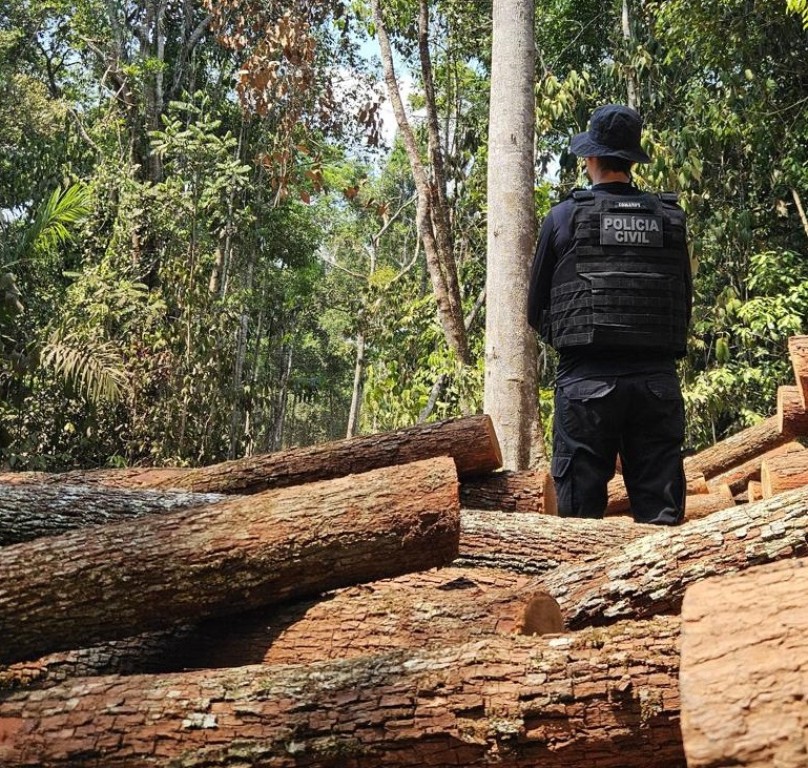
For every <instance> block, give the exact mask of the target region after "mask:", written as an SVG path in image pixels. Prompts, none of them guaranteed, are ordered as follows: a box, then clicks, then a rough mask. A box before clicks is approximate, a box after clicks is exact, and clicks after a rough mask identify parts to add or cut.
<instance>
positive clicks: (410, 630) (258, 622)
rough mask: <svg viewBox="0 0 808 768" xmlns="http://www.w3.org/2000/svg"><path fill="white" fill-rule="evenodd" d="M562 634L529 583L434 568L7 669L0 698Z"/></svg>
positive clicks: (552, 610) (556, 615) (549, 602)
mask: <svg viewBox="0 0 808 768" xmlns="http://www.w3.org/2000/svg"><path fill="white" fill-rule="evenodd" d="M562 631H563V623H562V619H561V611H560V609H559V607H558V604H557V603H556V602H555V601H554V600H553V599H552V598H550V597H549V596H547V595H546V594H545V593H544V592H542V591H541V590H538V589H537V587H536V585H535V582H534V581H533V580H532V579H531V578H530V577H528V576H520V575H518V574H513V573H508V572H504V571H495V570H492V569H487V568H485V569H484V568H476V569H472V568H441V569H438V570H432V571H422V572H420V573H417V574H405V575H403V576H398V577H396V578H394V579H383V580H381V581H375V582H371V583H368V584H363V585H360V586H356V587H346V588H344V589H340V590H336V591H335V592H332V593H329V594H326V595H323V596H322V597H321V598H318V599H311V600H304V601H297V602H294V603H291V604H288V605H283V606H277V607H274V608H262V609H259V610H255V611H251V612H249V613H246V614H241V615H239V616H229V617H226V618H223V619H212V620H208V621H205V622H201V623H199V624H197V625H196V626H194V627H183V628H181V629H180V630H177V631H167V632H163V633H148V634H144V635H140V636H138V637H133V638H130V639H128V640H127V641H118V642H116V643H108V644H106V645H105V646H96V647H94V648H88V649H84V650H82V651H69V652H67V653H60V654H53V655H51V656H48V657H44V658H42V659H38V660H37V661H36V662H22V663H20V664H14V665H11V667H9V668H7V669H5V670H0V688H13V687H18V686H20V685H26V684H30V683H31V682H34V681H36V682H37V683H39V684H42V683H44V682H47V681H51V682H56V681H58V680H59V679H65V678H66V677H68V676H73V677H75V676H77V675H79V674H84V675H103V674H117V673H125V674H138V673H154V672H161V673H164V672H178V671H182V670H184V669H189V668H190V669H196V668H200V669H205V668H218V667H242V666H246V665H248V664H293V663H299V664H303V663H306V664H308V663H311V662H315V661H326V660H333V659H352V658H355V657H356V656H363V655H367V654H370V653H379V652H381V651H387V650H393V649H394V648H428V647H430V646H438V645H439V646H442V647H447V646H449V645H458V644H460V643H464V642H470V641H472V640H477V639H480V638H483V637H489V636H493V635H498V634H513V633H517V634H527V635H543V634H548V633H553V632H562Z"/></svg>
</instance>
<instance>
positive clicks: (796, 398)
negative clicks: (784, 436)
mask: <svg viewBox="0 0 808 768" xmlns="http://www.w3.org/2000/svg"><path fill="white" fill-rule="evenodd" d="M802 397H803V396H802V390H801V389H800V388H799V387H778V388H777V424H778V426H779V428H780V430H781V431H782V432H789V433H790V434H792V435H808V413H806V411H805V405H804V404H803V401H802Z"/></svg>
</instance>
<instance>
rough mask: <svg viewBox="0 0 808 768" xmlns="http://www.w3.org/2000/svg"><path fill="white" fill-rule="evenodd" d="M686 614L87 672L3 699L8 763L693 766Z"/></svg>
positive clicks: (3, 758) (1, 748)
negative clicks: (210, 663) (419, 643)
mask: <svg viewBox="0 0 808 768" xmlns="http://www.w3.org/2000/svg"><path fill="white" fill-rule="evenodd" d="M678 634H679V621H678V619H676V618H670V617H664V618H659V619H657V620H655V621H652V622H644V623H643V622H641V623H636V624H635V623H627V624H622V625H619V626H615V627H611V628H609V629H608V630H602V629H596V630H590V631H584V632H581V633H578V634H576V635H564V636H560V637H555V638H553V639H550V640H543V639H542V638H527V637H521V636H509V637H505V636H499V637H492V638H485V639H484V640H482V641H477V642H472V643H467V644H464V645H460V646H451V647H448V648H437V649H429V650H426V649H419V650H414V651H411V650H408V651H393V652H388V653H385V654H379V655H371V656H363V657H359V658H357V659H353V660H350V661H340V662H322V663H318V664H312V665H295V666H269V667H267V666H249V667H241V668H236V669H227V670H221V671H216V672H212V671H209V670H203V671H198V672H188V673H183V674H176V675H160V676H133V677H114V676H113V677H102V678H93V679H88V678H82V679H77V680H71V681H68V682H66V683H64V684H62V685H60V686H57V687H54V688H51V689H49V690H47V691H34V692H29V691H20V692H15V693H12V694H10V695H8V696H6V698H5V700H4V701H2V703H0V732H1V733H2V734H3V736H2V738H0V763H2V764H3V766H4V767H5V768H18V767H21V766H32V765H47V766H51V767H56V766H68V765H69V766H72V767H74V768H80V767H81V766H91V765H92V766H96V765H104V766H105V767H106V766H109V767H110V768H126V767H127V766H143V765H147V764H151V763H152V762H154V763H155V764H163V765H167V764H169V763H170V764H172V765H180V764H181V765H183V766H188V767H191V766H198V767H200V768H201V766H206V767H209V768H210V767H213V766H225V765H235V764H238V765H239V766H258V765H262V766H273V767H274V768H287V767H288V768H291V767H292V766H303V765H306V766H310V767H314V766H323V767H325V766H337V765H339V766H346V767H350V766H356V767H358V766H362V768H381V767H382V766H385V767H386V766H399V768H402V767H404V766H411V767H412V768H415V767H416V766H418V767H419V768H420V767H421V766H427V765H428V766H434V767H435V768H441V767H444V768H449V767H450V766H471V765H482V764H489V763H496V765H498V766H502V767H503V768H517V767H518V768H527V766H535V765H541V766H543V768H561V767H562V766H564V767H565V768H591V766H593V765H597V766H602V767H603V768H609V767H611V768H617V767H618V766H619V767H620V768H635V767H636V768H684V755H683V750H682V743H681V734H680V730H679V693H678V685H677V670H678V665H679V649H678Z"/></svg>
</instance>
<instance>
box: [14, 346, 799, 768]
mask: <svg viewBox="0 0 808 768" xmlns="http://www.w3.org/2000/svg"><path fill="white" fill-rule="evenodd" d="M789 350H790V354H791V359H792V362H793V365H794V370H795V378H796V381H797V386H796V387H783V388H781V389H780V391H779V392H778V402H777V408H778V413H777V415H776V416H773V417H772V418H770V419H768V420H766V421H764V422H762V423H761V424H759V425H756V426H753V427H750V428H748V429H746V430H744V431H743V432H740V433H738V434H737V435H734V436H732V437H730V438H728V439H727V440H724V441H723V442H722V443H718V444H716V445H715V446H712V447H711V448H708V449H706V450H705V451H702V452H701V453H699V454H697V455H695V456H692V457H690V458H689V459H687V461H686V474H687V480H688V502H687V504H688V509H687V521H686V522H685V523H684V524H683V525H682V526H680V527H677V528H661V529H660V528H656V527H654V526H642V525H638V524H635V523H634V522H633V521H632V520H631V518H630V516H628V515H627V514H626V513H630V504H629V502H628V498H627V495H626V493H625V487H624V485H623V484H622V478H621V477H620V476H619V474H618V476H617V477H616V478H615V480H614V481H613V483H612V485H611V486H610V502H609V512H610V514H615V516H613V517H608V518H607V519H605V520H601V521H597V520H570V519H560V518H558V517H557V516H555V497H554V493H553V486H552V481H551V478H550V477H549V475H548V474H547V473H546V472H545V471H543V470H534V471H529V472H505V471H503V470H501V469H500V463H501V456H500V452H499V446H498V444H497V441H496V436H495V434H494V432H493V428H492V426H491V423H490V420H489V419H488V418H487V417H484V416H477V417H470V418H465V419H457V420H452V421H448V422H441V423H440V424H432V425H422V426H419V427H413V428H409V429H406V430H399V431H397V432H390V433H386V434H384V435H375V436H369V437H363V438H353V439H351V440H346V441H339V442H337V443H331V444H327V445H324V446H318V447H314V448H309V449H298V450H294V451H288V452H283V453H279V454H274V455H268V456H261V457H253V458H250V459H241V460H238V461H236V462H226V463H224V464H221V465H216V466H213V467H204V468H199V469H194V470H187V469H160V470H146V469H140V470H133V469H129V470H105V471H96V472H72V473H66V474H63V475H44V474H42V473H31V474H30V475H20V474H16V475H5V476H0V765H2V766H4V768H5V767H6V766H8V768H18V767H22V766H88V767H89V766H101V765H103V766H112V767H113V768H114V767H115V766H119V767H120V768H124V767H128V766H138V767H141V766H163V765H177V766H180V765H181V766H199V767H200V768H201V767H202V766H206V767H211V766H240V768H248V767H251V766H310V767H311V766H323V767H325V766H334V767H336V766H346V768H351V767H354V768H360V766H361V767H362V768H372V767H374V766H379V767H381V766H413V767H415V766H438V767H440V766H445V768H449V766H474V765H488V764H495V765H500V766H506V767H507V766H513V767H514V768H528V766H538V765H540V766H543V767H544V766H547V767H548V768H562V767H565V766H569V767H577V766H581V767H582V768H583V766H587V767H588V766H598V767H599V768H632V767H633V766H638V767H639V766H642V767H643V768H647V767H650V768H685V766H690V768H693V767H694V766H697V767H698V768H713V767H714V766H715V768H717V767H718V766H722V765H737V766H764V765H766V766H768V765H783V766H785V767H786V768H792V766H793V767H794V768H796V767H797V766H804V765H805V738H804V734H805V729H806V724H807V723H808V707H807V706H806V703H805V681H806V674H808V644H806V642H805V636H806V635H805V629H806V627H808V615H806V608H805V605H806V604H805V600H804V594H805V591H806V588H808V576H806V574H808V567H803V563H804V561H803V560H802V559H801V558H805V557H806V556H808V458H804V457H808V451H806V450H804V447H803V445H802V442H801V438H804V437H805V436H806V434H808V415H806V412H805V399H804V398H805V387H806V382H808V338H807V337H799V338H796V339H792V340H791V341H790V343H789Z"/></svg>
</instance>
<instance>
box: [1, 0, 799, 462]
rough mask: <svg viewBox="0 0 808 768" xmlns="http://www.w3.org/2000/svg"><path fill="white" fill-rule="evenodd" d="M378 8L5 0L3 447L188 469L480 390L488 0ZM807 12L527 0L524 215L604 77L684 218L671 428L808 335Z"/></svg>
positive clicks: (406, 416) (428, 414)
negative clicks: (528, 158)
mask: <svg viewBox="0 0 808 768" xmlns="http://www.w3.org/2000/svg"><path fill="white" fill-rule="evenodd" d="M424 8H428V18H427V22H428V23H427V30H426V31H427V32H428V35H427V36H426V38H424V37H423V35H422V34H419V32H420V33H423V32H424V29H423V25H421V26H420V28H419V20H420V21H423V16H421V17H419V11H422V10H423V9H424ZM378 9H379V14H381V15H380V16H377V17H374V13H373V8H372V7H371V3H370V2H365V0H353V1H352V2H348V1H347V0H345V1H342V0H316V2H304V0H291V1H290V2H284V3H280V2H275V1H274V0H270V1H269V2H254V1H253V0H226V1H225V2H213V0H205V1H204V2H199V1H194V0H139V1H138V2H129V1H128V0H117V1H115V0H105V2H100V0H78V2H71V3H67V2H64V1H63V0H49V1H48V2H41V1H38V0H6V2H5V3H4V5H3V10H2V11H0V258H1V259H2V269H0V287H1V288H2V291H0V390H2V397H1V398H0V400H1V402H0V445H2V450H3V463H4V465H5V466H6V467H11V468H15V469H45V470H60V469H66V468H69V467H79V466H85V467H90V466H121V465H137V464H152V465H174V464H180V465H191V464H207V463H212V462H215V461H219V460H222V459H226V458H233V457H237V456H243V455H249V454H252V453H259V452H267V451H273V450H278V449H281V448H286V447H290V446H294V445H307V444H311V443H315V442H320V441H324V440H330V439H336V438H341V437H344V436H346V434H354V433H356V432H372V431H377V430H383V429H391V428H396V427H400V426H405V425H409V424H413V423H415V422H416V421H418V420H419V419H438V418H445V417H450V416H458V415H461V414H462V413H467V412H473V411H478V410H480V409H481V407H482V398H483V391H482V390H483V364H484V363H483V348H484V338H483V337H484V330H485V302H484V287H485V271H486V258H485V257H486V253H485V251H486V163H487V149H488V144H487V135H488V96H489V86H490V71H491V3H490V2H485V1H483V2H478V1H477V0H462V1H461V0H438V2H429V3H426V2H421V3H419V2H416V1H415V0H391V1H390V2H382V3H379V4H378ZM379 22H381V24H380V23H379ZM806 25H808V8H806V5H805V3H804V2H802V0H779V1H778V2H760V1H759V0H758V1H755V0H705V1H704V2H699V3H693V2H686V1H685V0H665V1H664V2H662V1H660V0H621V2H616V1H615V0H608V1H605V0H548V1H547V2H543V3H537V4H536V27H535V41H536V47H537V64H536V72H535V93H536V142H537V143H536V146H537V150H538V151H537V157H536V189H535V208H536V214H537V216H538V217H539V219H541V217H542V216H543V215H544V214H546V212H547V210H548V209H549V207H550V205H552V204H553V203H554V202H556V201H558V200H559V199H560V198H561V197H563V196H564V195H565V194H566V193H567V192H568V191H569V190H570V189H571V188H573V187H574V186H577V185H581V184H582V183H584V179H583V177H582V175H581V171H580V166H579V164H577V163H576V162H575V160H574V158H572V157H570V156H569V154H568V153H567V145H568V142H569V138H570V136H571V135H572V134H573V133H575V132H578V131H580V130H584V129H585V127H586V121H587V119H588V116H589V114H590V112H591V110H592V109H593V108H594V107H595V106H597V105H599V104H602V103H607V102H621V103H627V102H628V101H633V103H635V104H636V106H637V108H638V109H639V111H640V112H641V113H642V115H643V117H644V120H645V127H646V133H645V139H644V141H645V146H646V149H647V151H648V152H649V154H650V155H651V158H652V162H651V163H650V164H648V165H647V166H643V167H641V168H639V169H637V171H636V172H635V181H636V183H637V184H638V185H639V186H641V187H644V188H648V189H655V190H667V191H674V192H677V193H679V195H680V201H681V203H682V205H683V207H684V208H685V209H686V211H687V212H688V222H689V230H690V239H691V243H692V248H693V261H694V264H695V265H697V273H696V282H695V292H696V296H695V306H694V322H693V326H692V329H691V335H690V341H689V352H688V356H687V358H686V359H685V360H683V361H682V366H681V374H682V378H683V385H684V392H685V398H686V404H687V410H688V445H689V446H690V447H691V448H694V449H695V448H699V447H702V446H704V445H706V444H709V443H712V442H714V441H715V440H717V439H720V438H721V437H723V436H725V435H727V434H729V433H731V432H733V431H736V430H738V429H739V428H741V427H743V426H747V425H750V424H752V423H755V422H756V421H758V420H760V419H761V418H763V417H764V416H766V415H768V414H769V413H770V412H771V411H772V409H773V407H774V403H775V399H776V398H775V392H776V389H777V386H778V385H780V384H783V383H787V382H788V381H789V377H790V369H789V361H788V355H787V353H786V339H787V338H788V337H789V336H790V335H793V334H797V333H806V332H808V320H807V319H806V318H808V218H807V217H806V208H808V67H806V61H808V30H806ZM381 31H386V33H387V35H388V36H389V40H390V43H391V45H392V48H393V50H394V52H395V62H396V76H397V77H398V81H399V85H400V87H401V90H402V93H405V94H408V100H407V107H408V114H409V116H410V120H411V124H412V128H413V135H414V139H415V141H416V143H417V146H418V148H419V149H420V153H421V155H422V160H423V162H424V164H425V167H426V168H427V170H428V172H429V174H430V178H434V176H435V174H436V173H438V176H439V177H440V178H441V179H442V180H443V184H442V188H443V190H444V193H445V195H444V196H445V205H446V212H447V215H446V222H447V226H448V227H449V232H448V234H447V242H449V243H451V249H452V254H453V258H454V262H455V263H456V269H457V278H458V283H459V297H460V303H461V305H462V314H463V318H464V323H465V333H466V342H467V349H464V350H463V355H464V356H466V357H467V359H465V360H462V361H458V352H457V349H455V348H453V347H452V346H451V345H450V344H449V343H447V338H446V334H445V333H444V329H443V328H442V327H441V324H440V322H439V320H438V306H437V303H436V296H435V292H434V291H433V286H432V284H431V283H430V272H429V267H428V264H427V258H426V256H425V253H424V247H423V243H422V242H421V238H420V236H419V231H420V230H419V228H418V220H417V219H418V215H419V214H418V210H419V208H418V205H417V204H416V202H417V194H416V193H417V188H416V179H415V178H414V175H413V170H412V162H411V161H412V158H411V157H409V156H408V154H407V148H406V147H405V145H404V143H403V142H402V138H401V132H400V131H395V130H394V125H393V123H392V122H391V121H390V120H389V119H385V118H384V116H385V115H386V114H387V112H386V109H387V106H386V105H387V104H388V101H387V98H388V95H387V93H388V92H387V90H386V89H385V87H384V79H383V74H382V68H381V63H380V61H379V57H378V56H379V54H378V51H379V48H378V45H377V40H378V37H379V34H380V32H381ZM424 40H426V43H427V45H428V50H427V51H426V52H425V51H424V50H423V48H421V47H420V45H421V44H422V43H423V42H424ZM425 55H426V56H427V57H428V62H429V65H430V69H429V70H425V68H424V56H425ZM426 71H428V72H429V82H427V81H426V80H425V74H424V73H425V72H426ZM430 82H431V86H430V85H429V84H430ZM427 86H429V87H427ZM432 90H434V93H431V91H432ZM430 100H431V102H430ZM429 103H433V104H434V108H435V110H436V112H435V114H436V117H437V120H436V121H435V123H434V126H437V130H438V132H439V134H438V138H439V147H435V146H434V138H435V137H434V135H433V136H432V140H431V139H430V131H431V129H432V128H434V126H432V125H431V123H430V121H429V120H428V119H424V117H423V115H424V107H425V104H429ZM437 150H439V152H438V151H437ZM438 163H439V166H437V168H436V164H438ZM437 186H438V185H433V187H434V188H436V187H437ZM433 277H434V276H433ZM514 290H515V291H522V290H526V286H514ZM536 343H537V344H538V343H539V342H538V340H537V342H536ZM539 359H540V386H539V391H537V392H536V397H537V398H538V399H539V401H540V404H541V407H542V414H543V418H544V423H545V424H548V423H549V418H548V416H549V413H548V409H549V408H550V407H551V397H550V395H549V393H550V392H551V389H552V382H553V375H554V367H553V355H552V353H551V352H549V351H547V350H545V349H542V350H541V354H540V358H539ZM459 362H462V363H463V364H462V365H461V364H459Z"/></svg>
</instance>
